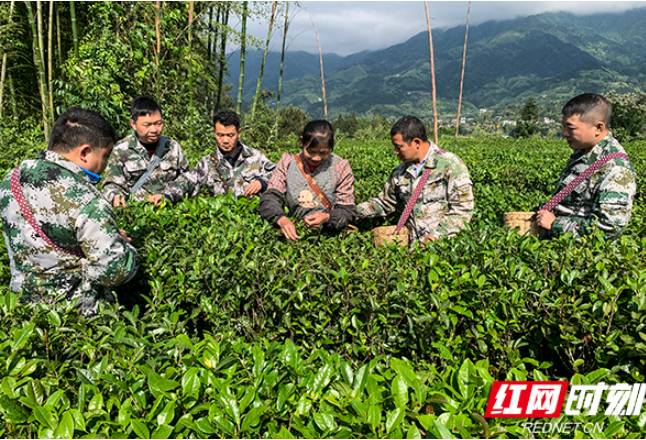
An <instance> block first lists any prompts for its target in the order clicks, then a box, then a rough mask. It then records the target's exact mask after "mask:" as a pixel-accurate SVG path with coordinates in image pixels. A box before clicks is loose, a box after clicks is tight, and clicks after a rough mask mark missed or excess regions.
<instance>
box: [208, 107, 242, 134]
mask: <svg viewBox="0 0 646 440" xmlns="http://www.w3.org/2000/svg"><path fill="white" fill-rule="evenodd" d="M218 122H219V123H220V124H222V125H224V126H225V127H228V126H229V125H233V126H234V127H235V128H236V130H240V116H238V114H237V113H236V112H234V111H233V110H228V109H222V110H218V111H217V112H215V115H213V128H215V124H217V123H218Z"/></svg>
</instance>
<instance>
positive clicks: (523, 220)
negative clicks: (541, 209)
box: [503, 212, 539, 236]
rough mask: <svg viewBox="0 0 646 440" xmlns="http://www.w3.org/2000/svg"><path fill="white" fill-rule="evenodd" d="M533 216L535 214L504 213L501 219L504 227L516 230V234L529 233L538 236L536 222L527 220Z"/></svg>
mask: <svg viewBox="0 0 646 440" xmlns="http://www.w3.org/2000/svg"><path fill="white" fill-rule="evenodd" d="M534 214H535V212H505V215H504V217H503V219H504V222H505V226H507V227H508V228H518V233H519V234H521V235H523V234H527V233H529V234H530V235H536V236H538V233H539V229H538V224H537V223H536V220H534V221H530V220H529V219H530V218H531V217H532V216H533V215H534Z"/></svg>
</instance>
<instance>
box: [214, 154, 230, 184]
mask: <svg viewBox="0 0 646 440" xmlns="http://www.w3.org/2000/svg"><path fill="white" fill-rule="evenodd" d="M211 160H212V161H213V163H214V164H215V169H216V171H217V172H218V175H219V176H220V181H221V182H222V187H223V188H224V194H228V193H229V184H228V183H227V181H226V179H225V178H224V176H223V175H222V171H221V170H220V161H219V160H218V155H217V154H216V153H215V151H214V152H213V153H211Z"/></svg>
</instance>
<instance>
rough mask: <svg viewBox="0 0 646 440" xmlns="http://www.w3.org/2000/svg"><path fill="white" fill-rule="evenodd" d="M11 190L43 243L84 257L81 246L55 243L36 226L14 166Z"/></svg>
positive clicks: (65, 252)
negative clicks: (72, 246)
mask: <svg viewBox="0 0 646 440" xmlns="http://www.w3.org/2000/svg"><path fill="white" fill-rule="evenodd" d="M11 192H12V193H13V195H14V197H15V198H16V200H17V201H18V206H20V211H21V212H22V215H24V216H25V219H27V222H28V223H29V224H30V225H31V227H32V228H34V231H36V234H38V236H39V237H40V238H42V239H43V240H44V241H45V243H47V244H48V245H50V246H51V247H53V248H54V249H56V250H57V251H59V252H62V253H64V254H68V255H73V256H75V257H79V258H85V254H84V253H83V251H82V250H81V248H67V247H63V246H59V245H57V244H56V243H54V242H53V241H52V239H50V238H49V237H48V236H47V235H45V233H44V232H43V230H42V229H41V228H40V226H38V223H36V219H34V214H33V212H32V211H31V208H30V207H29V204H28V203H27V199H26V198H25V194H24V193H23V192H22V187H21V186H20V169H19V168H16V169H15V170H13V173H11Z"/></svg>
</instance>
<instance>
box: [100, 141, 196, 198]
mask: <svg viewBox="0 0 646 440" xmlns="http://www.w3.org/2000/svg"><path fill="white" fill-rule="evenodd" d="M164 150H165V151H164V154H163V156H162V157H161V160H160V161H159V164H158V165H157V168H155V171H153V173H152V174H151V175H150V177H148V180H146V183H145V184H144V185H143V186H142V187H141V189H140V190H139V191H137V192H136V193H135V194H133V196H132V197H133V200H137V201H141V200H146V199H148V197H149V196H151V195H153V194H159V193H161V192H162V191H163V189H164V185H166V183H167V182H170V181H172V180H175V179H176V178H177V177H178V176H179V175H180V174H181V173H183V172H185V171H187V170H188V160H187V159H186V158H185V157H184V153H182V147H181V146H180V145H179V143H178V142H177V141H175V140H173V139H170V138H166V145H165V148H164ZM153 156H154V154H153V155H152V156H151V155H150V154H149V153H148V152H147V151H146V148H145V147H144V146H143V145H142V144H141V142H139V139H138V138H137V135H136V134H135V133H132V134H131V135H130V136H128V137H126V138H124V139H122V140H121V141H119V142H118V143H117V144H116V145H115V146H114V150H113V151H112V155H111V156H110V161H109V162H108V168H107V169H106V172H105V175H104V179H105V180H104V183H103V195H104V196H105V198H106V199H108V201H109V202H110V203H112V200H113V199H114V196H116V195H121V196H123V197H124V198H125V199H126V200H128V195H129V194H130V189H131V188H132V187H133V186H135V183H137V180H139V178H140V177H141V176H142V175H143V174H144V173H145V172H146V170H147V169H148V165H149V164H150V161H151V160H152V158H153Z"/></svg>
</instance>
